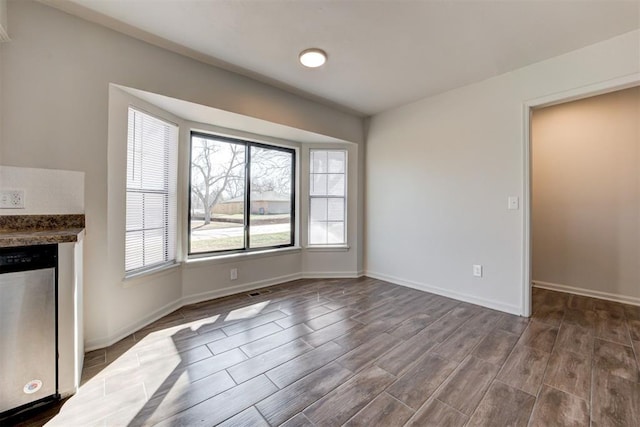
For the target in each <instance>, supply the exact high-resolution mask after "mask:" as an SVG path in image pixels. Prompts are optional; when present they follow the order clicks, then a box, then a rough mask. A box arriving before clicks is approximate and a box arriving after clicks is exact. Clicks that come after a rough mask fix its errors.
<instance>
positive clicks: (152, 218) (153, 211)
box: [144, 194, 166, 229]
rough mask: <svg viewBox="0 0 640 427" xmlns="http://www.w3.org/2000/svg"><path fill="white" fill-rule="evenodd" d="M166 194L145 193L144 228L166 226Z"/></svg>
mask: <svg viewBox="0 0 640 427" xmlns="http://www.w3.org/2000/svg"><path fill="white" fill-rule="evenodd" d="M165 199H166V196H165V195H164V194H145V195H144V228H145V229H149V228H162V227H163V226H164V217H165V215H164V212H165Z"/></svg>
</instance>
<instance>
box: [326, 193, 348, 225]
mask: <svg viewBox="0 0 640 427" xmlns="http://www.w3.org/2000/svg"><path fill="white" fill-rule="evenodd" d="M344 219H345V218H344V199H343V198H339V199H328V207H327V220H329V221H344Z"/></svg>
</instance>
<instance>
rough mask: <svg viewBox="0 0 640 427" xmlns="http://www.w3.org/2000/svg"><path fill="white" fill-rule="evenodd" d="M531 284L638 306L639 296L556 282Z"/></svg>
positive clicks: (534, 281)
mask: <svg viewBox="0 0 640 427" xmlns="http://www.w3.org/2000/svg"><path fill="white" fill-rule="evenodd" d="M531 284H532V285H533V286H534V287H536V288H540V289H548V290H550V291H558V292H566V293H568V294H576V295H582V296H585V297H591V298H598V299H604V300H607V301H613V302H620V303H623V304H630V305H638V306H640V298H636V297H630V296H626V295H620V294H612V293H609V292H601V291H593V290H591V289H584V288H576V287H573V286H568V285H560V284H558V283H551V282H542V281H539V280H533V281H532V282H531Z"/></svg>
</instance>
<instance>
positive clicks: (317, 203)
mask: <svg viewBox="0 0 640 427" xmlns="http://www.w3.org/2000/svg"><path fill="white" fill-rule="evenodd" d="M310 218H311V221H326V220H327V199H324V198H322V199H321V198H313V199H311V215H310Z"/></svg>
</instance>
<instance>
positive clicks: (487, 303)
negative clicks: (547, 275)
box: [365, 271, 522, 316]
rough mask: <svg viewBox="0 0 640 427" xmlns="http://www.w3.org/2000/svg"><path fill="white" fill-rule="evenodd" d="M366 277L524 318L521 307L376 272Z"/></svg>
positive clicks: (368, 273) (367, 273)
mask: <svg viewBox="0 0 640 427" xmlns="http://www.w3.org/2000/svg"><path fill="white" fill-rule="evenodd" d="M365 276H367V277H372V278H374V279H379V280H384V281H386V282H390V283H393V284H395V285H400V286H405V287H407V288H412V289H417V290H419V291H424V292H430V293H432V294H436V295H441V296H443V297H448V298H453V299H455V300H458V301H464V302H468V303H470V304H475V305H480V306H483V307H487V308H491V309H494V310H499V311H504V312H506V313H510V314H515V315H517V316H522V309H521V307H519V306H515V305H508V304H503V303H501V302H498V301H493V300H489V299H485V298H478V297H475V296H473V295H467V294H461V293H458V292H454V291H450V290H448V289H443V288H439V287H437V286H432V285H428V284H426V283H419V282H414V281H412V280H405V279H401V278H399V277H395V276H390V275H388V274H382V273H376V272H374V271H367V272H366V273H365Z"/></svg>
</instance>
